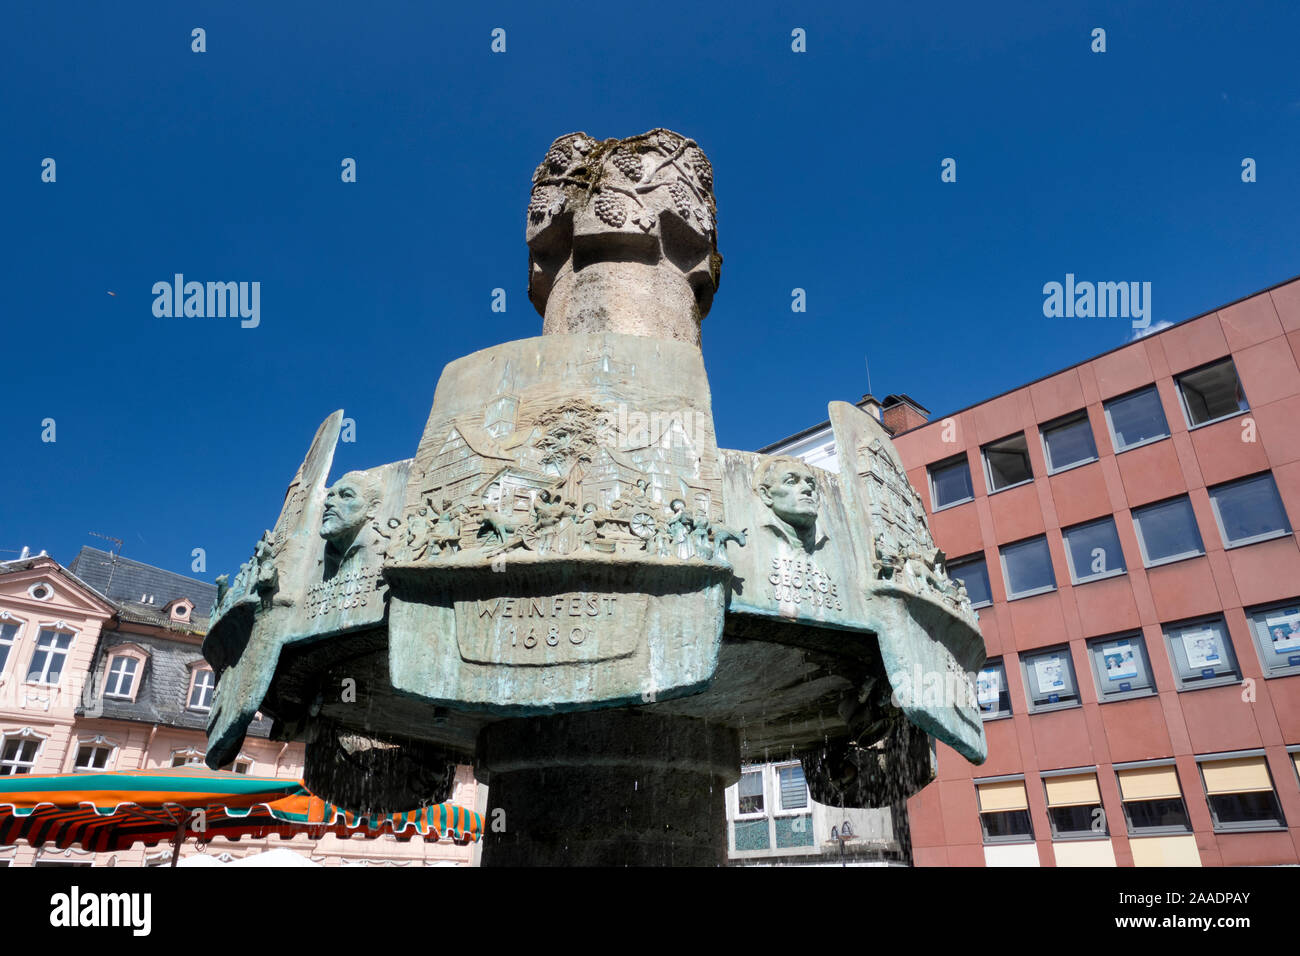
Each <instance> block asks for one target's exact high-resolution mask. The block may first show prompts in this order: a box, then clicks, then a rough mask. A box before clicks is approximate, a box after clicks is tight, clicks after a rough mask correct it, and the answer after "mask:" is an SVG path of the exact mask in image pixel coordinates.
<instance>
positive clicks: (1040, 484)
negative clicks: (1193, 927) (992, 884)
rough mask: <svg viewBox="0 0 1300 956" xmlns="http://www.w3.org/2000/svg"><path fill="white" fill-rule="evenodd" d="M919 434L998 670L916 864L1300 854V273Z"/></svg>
mask: <svg viewBox="0 0 1300 956" xmlns="http://www.w3.org/2000/svg"><path fill="white" fill-rule="evenodd" d="M913 425H915V426H916V427H911V426H913ZM905 427H910V430H907V431H901V432H900V433H899V434H897V435H895V438H894V441H895V444H896V445H897V447H898V450H899V453H900V454H901V456H902V458H903V460H904V462H905V463H906V465H907V468H908V477H909V478H910V479H911V481H912V484H913V485H914V486H915V487H916V488H917V489H918V490H919V491H921V493H922V495H923V496H924V497H925V499H926V501H927V508H928V510H929V514H930V522H931V528H932V530H933V533H934V538H935V541H936V542H937V543H938V545H939V546H940V547H941V548H943V550H944V551H945V552H946V553H947V555H948V568H949V572H950V573H951V574H952V576H953V577H954V578H960V579H962V580H963V581H964V582H965V584H966V587H967V590H968V591H969V593H970V596H971V599H972V602H973V603H974V604H975V606H976V607H977V608H978V609H979V617H980V626H981V629H982V630H983V632H984V639H985V642H986V643H987V645H988V655H989V664H988V667H987V668H986V670H985V671H984V673H983V674H981V675H980V682H979V683H980V698H981V706H982V708H983V710H984V720H985V724H984V729H985V731H986V733H987V736H988V745H989V747H988V749H989V757H988V761H987V762H986V763H985V764H983V765H982V766H978V767H976V766H972V765H970V764H969V763H967V762H966V761H965V760H964V759H962V758H961V757H959V756H958V755H957V754H955V753H954V752H953V751H952V750H950V749H948V748H947V747H945V746H943V745H942V744H940V745H939V747H938V750H939V760H938V779H937V780H936V781H935V782H934V783H932V784H931V785H930V786H928V787H927V788H926V789H925V790H924V791H922V792H921V794H920V795H919V796H917V797H915V798H914V799H913V800H912V801H911V802H910V804H909V811H910V812H909V815H910V820H911V827H912V841H913V846H914V856H915V862H916V864H917V865H918V866H936V865H939V866H942V865H963V866H985V865H989V866H993V865H1030V866H1053V865H1055V866H1066V865H1110V866H1115V865H1118V866H1152V865H1192V866H1202V865H1203V866H1217V865H1239V864H1296V863H1297V862H1300V776H1298V775H1297V768H1300V542H1298V541H1297V535H1296V528H1297V523H1298V522H1300V280H1293V281H1291V282H1287V283H1284V284H1282V285H1279V286H1276V287H1274V288H1272V289H1268V290H1265V291H1263V292H1260V293H1257V294H1255V295H1252V296H1249V297H1247V298H1245V299H1242V300H1240V301H1237V302H1234V303H1232V304H1230V305H1227V306H1224V307H1222V308H1220V309H1217V310H1215V311H1211V312H1208V313H1206V314H1204V315H1201V316H1199V317H1197V318H1194V319H1189V320H1187V321H1185V322H1182V323H1180V324H1178V325H1174V326H1172V327H1170V328H1167V329H1164V330H1163V331H1160V332H1158V333H1156V334H1152V335H1149V336H1147V337H1145V338H1142V339H1139V340H1137V341H1135V342H1132V343H1130V344H1128V345H1125V346H1123V347H1121V348H1117V349H1115V350H1113V351H1110V352H1107V353H1105V354H1104V355H1099V356H1097V357H1095V358H1092V359H1089V360H1087V361H1084V362H1081V363H1080V364H1078V365H1076V366H1074V367H1072V368H1068V369H1065V370H1064V371H1061V372H1058V373H1056V374H1054V375H1049V376H1047V377H1046V378H1042V379H1039V380H1038V381H1035V382H1031V383H1029V384H1027V385H1023V386H1020V387H1018V388H1014V389H1012V390H1011V391H1008V392H1005V393H1004V394H1002V395H998V396H996V397H994V398H990V399H988V400H987V401H984V402H981V403H980V404H978V405H974V406H972V407H970V408H966V409H963V410H961V411H959V412H955V413H953V414H951V415H947V416H943V417H940V418H937V419H935V420H933V421H930V422H928V423H924V424H919V423H917V422H912V423H910V424H909V426H905Z"/></svg>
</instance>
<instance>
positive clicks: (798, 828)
mask: <svg viewBox="0 0 1300 956" xmlns="http://www.w3.org/2000/svg"><path fill="white" fill-rule="evenodd" d="M772 822H773V823H774V824H775V828H776V848H777V849H778V850H785V849H789V848H790V847H797V846H812V845H813V827H812V814H810V813H804V814H800V815H798V816H793V817H777V818H776V819H775V820H774V821H772Z"/></svg>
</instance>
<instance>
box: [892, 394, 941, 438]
mask: <svg viewBox="0 0 1300 956" xmlns="http://www.w3.org/2000/svg"><path fill="white" fill-rule="evenodd" d="M929 420H930V410H929V409H928V408H926V407H925V406H924V405H922V404H921V403H920V402H917V401H915V400H914V399H912V398H909V397H908V396H907V395H886V396H885V400H884V401H883V402H881V403H880V423H881V424H882V425H884V426H885V429H886V430H887V431H888V432H889V434H891V435H897V434H898V433H900V432H905V431H909V430H911V429H913V428H916V427H917V426H919V425H924V424H925V423H926V422H928V421H929Z"/></svg>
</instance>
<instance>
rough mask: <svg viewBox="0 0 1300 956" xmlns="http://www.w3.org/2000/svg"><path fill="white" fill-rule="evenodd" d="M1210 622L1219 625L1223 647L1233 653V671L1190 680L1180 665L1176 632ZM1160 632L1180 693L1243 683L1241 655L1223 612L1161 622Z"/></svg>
mask: <svg viewBox="0 0 1300 956" xmlns="http://www.w3.org/2000/svg"><path fill="white" fill-rule="evenodd" d="M1209 624H1214V625H1217V626H1218V628H1219V634H1220V636H1221V637H1222V639H1223V647H1224V649H1225V650H1226V651H1227V653H1229V654H1231V655H1232V664H1233V671H1232V673H1229V674H1216V675H1215V676H1214V677H1202V678H1200V679H1198V680H1191V681H1188V680H1187V679H1186V678H1184V677H1183V672H1182V669H1181V668H1180V667H1179V665H1178V660H1179V655H1178V652H1177V651H1176V650H1175V649H1174V632H1175V631H1183V630H1186V629H1188V628H1194V627H1197V626H1204V625H1209ZM1160 632H1161V634H1162V635H1163V636H1164V640H1165V653H1166V654H1168V655H1169V670H1170V673H1172V674H1173V676H1174V686H1175V687H1176V688H1177V689H1178V692H1179V693H1183V692H1185V691H1197V690H1201V689H1202V688H1204V687H1222V686H1224V685H1227V684H1240V683H1241V680H1242V674H1241V655H1240V654H1238V653H1237V648H1236V645H1235V642H1234V641H1233V640H1232V632H1231V631H1230V630H1229V629H1228V620H1227V618H1226V617H1225V616H1224V615H1223V614H1207V615H1204V616H1202V617H1193V618H1187V619H1185V620H1181V621H1171V622H1169V623H1167V624H1161V625H1160ZM1214 670H1216V671H1217V670H1218V668H1214Z"/></svg>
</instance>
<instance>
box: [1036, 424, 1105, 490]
mask: <svg viewBox="0 0 1300 956" xmlns="http://www.w3.org/2000/svg"><path fill="white" fill-rule="evenodd" d="M1042 433H1043V456H1044V457H1045V458H1046V459H1047V473H1048V474H1049V475H1052V474H1055V473H1056V472H1058V471H1065V469H1067V468H1073V467H1075V466H1076V465H1085V464H1087V463H1088V462H1090V461H1096V460H1097V443H1096V442H1095V441H1093V438H1092V425H1091V424H1090V423H1089V421H1088V413H1087V412H1079V413H1078V414H1076V415H1071V416H1070V417H1068V418H1063V419H1057V420H1056V421H1055V422H1052V423H1051V424H1048V425H1044V426H1042Z"/></svg>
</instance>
